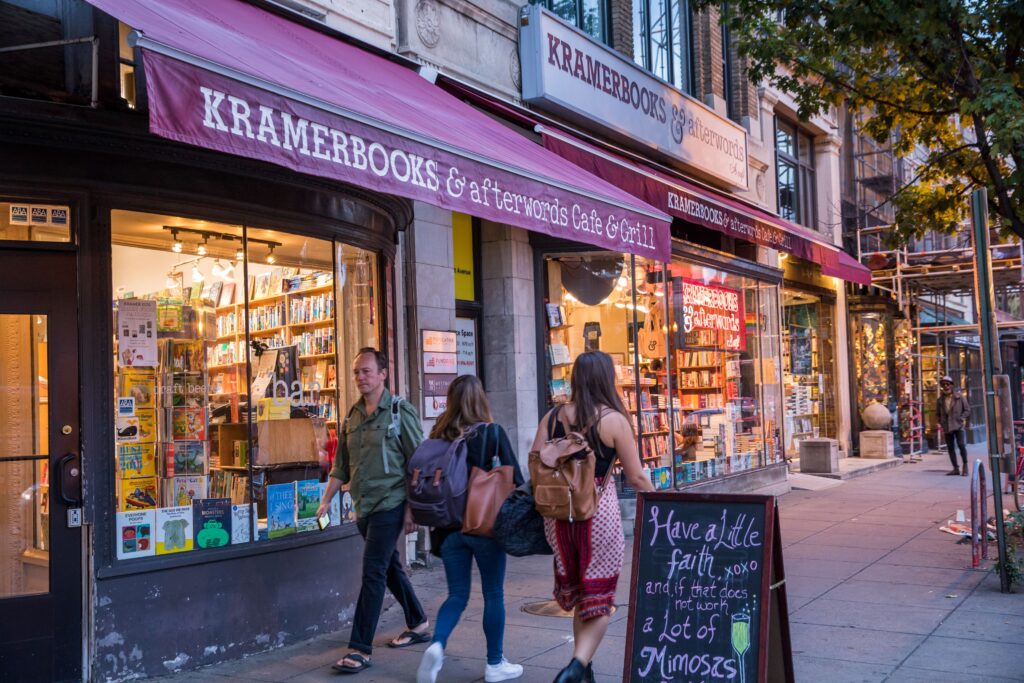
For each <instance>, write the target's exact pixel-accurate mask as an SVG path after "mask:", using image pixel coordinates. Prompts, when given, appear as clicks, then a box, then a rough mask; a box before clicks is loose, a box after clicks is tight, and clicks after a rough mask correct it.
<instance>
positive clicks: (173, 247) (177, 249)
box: [171, 230, 184, 254]
mask: <svg viewBox="0 0 1024 683" xmlns="http://www.w3.org/2000/svg"><path fill="white" fill-rule="evenodd" d="M171 239H173V240H174V244H172V245H171V251H173V252H174V253H175V254H180V253H181V250H182V249H184V245H183V244H182V243H181V240H180V239H178V231H177V230H171Z"/></svg>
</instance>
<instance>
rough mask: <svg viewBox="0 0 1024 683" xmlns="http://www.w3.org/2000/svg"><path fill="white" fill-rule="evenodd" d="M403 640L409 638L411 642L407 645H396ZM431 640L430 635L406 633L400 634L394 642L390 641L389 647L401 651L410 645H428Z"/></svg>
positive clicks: (414, 632) (413, 632)
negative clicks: (400, 649) (397, 641)
mask: <svg viewBox="0 0 1024 683" xmlns="http://www.w3.org/2000/svg"><path fill="white" fill-rule="evenodd" d="M402 638H408V639H409V641H408V642H406V643H396V642H395V640H401V639H402ZM429 640H430V634H429V633H426V632H424V633H417V632H416V631H404V632H402V633H400V634H398V636H397V637H395V639H394V640H390V641H388V647H390V648H393V649H396V650H397V649H399V648H403V647H409V646H410V645H418V644H419V643H426V642H428V641H429Z"/></svg>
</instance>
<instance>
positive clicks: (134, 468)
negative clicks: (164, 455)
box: [117, 443, 156, 479]
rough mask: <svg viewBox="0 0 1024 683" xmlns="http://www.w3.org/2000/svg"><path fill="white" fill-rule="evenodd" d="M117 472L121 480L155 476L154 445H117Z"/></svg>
mask: <svg viewBox="0 0 1024 683" xmlns="http://www.w3.org/2000/svg"><path fill="white" fill-rule="evenodd" d="M117 471H118V474H119V476H120V478H121V479H131V478H135V477H154V476H156V453H155V451H154V444H151V443H124V444H119V445H118V447H117Z"/></svg>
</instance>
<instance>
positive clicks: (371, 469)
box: [316, 348, 430, 674]
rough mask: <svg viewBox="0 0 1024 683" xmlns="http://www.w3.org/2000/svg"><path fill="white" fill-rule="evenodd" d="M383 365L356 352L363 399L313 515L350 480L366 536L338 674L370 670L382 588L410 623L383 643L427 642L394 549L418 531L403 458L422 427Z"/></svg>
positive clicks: (374, 353) (370, 352) (377, 355)
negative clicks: (353, 609) (356, 595)
mask: <svg viewBox="0 0 1024 683" xmlns="http://www.w3.org/2000/svg"><path fill="white" fill-rule="evenodd" d="M387 367H388V360H387V356H385V355H384V354H383V353H381V352H380V351H378V350H376V349H373V348H364V349H361V350H360V351H359V353H358V354H357V355H356V358H355V361H354V362H353V364H352V376H353V378H354V380H355V384H356V388H357V389H358V390H359V393H360V395H361V397H360V399H359V400H358V401H356V403H355V404H354V405H353V406H352V408H351V409H350V410H349V411H348V415H347V416H346V417H345V422H344V423H343V425H342V428H341V434H340V435H339V438H338V453H337V457H336V458H335V461H334V468H333V469H332V470H331V476H330V477H329V478H328V484H327V490H326V491H325V492H324V496H323V500H322V501H321V502H320V509H319V510H317V513H316V514H317V518H319V517H322V516H323V515H324V514H326V513H327V512H328V510H329V509H330V501H331V499H332V498H333V497H334V496H335V495H337V493H338V491H339V490H340V489H341V486H342V484H350V493H351V494H352V502H353V506H354V510H355V513H356V518H357V519H356V524H357V526H358V528H359V533H360V534H362V536H363V539H365V541H366V545H365V547H364V549H363V574H362V585H361V587H360V589H359V598H358V600H357V601H356V612H355V616H353V618H352V634H351V636H350V637H349V643H348V644H349V648H351V650H352V651H351V652H349V654H347V655H345V657H344V658H342V659H341V660H340V661H338V662H337V663H336V664H334V665H333V666H332V667H331V668H332V669H334V671H336V672H338V673H342V674H354V673H359V672H360V671H363V670H364V669H367V668H369V667H370V655H371V654H372V652H373V636H374V633H375V632H376V630H377V622H378V620H379V619H380V612H381V608H382V606H383V604H384V588H385V586H387V589H388V590H389V591H391V593H392V595H394V596H395V599H396V600H397V601H398V604H399V605H401V607H402V610H403V611H404V612H405V623H406V626H407V627H408V630H406V631H405V632H403V633H402V634H401V635H399V636H397V637H395V638H394V639H392V640H391V641H390V642H388V647H407V646H409V645H413V644H415V643H424V642H427V641H428V640H430V634H429V633H427V628H428V626H429V624H428V622H427V617H426V615H425V614H424V612H423V606H422V605H421V604H420V601H419V600H418V599H417V598H416V593H415V591H413V588H412V584H411V583H410V582H409V577H408V576H406V574H405V570H403V569H402V561H401V559H400V558H399V555H398V548H397V544H398V539H399V537H400V536H401V534H402V531H403V530H404V531H405V532H406V533H411V532H412V531H415V529H416V527H415V525H414V524H413V522H412V517H411V515H410V514H409V511H408V510H407V508H406V503H405V463H406V461H407V460H408V459H409V457H410V456H411V455H412V453H413V451H414V450H416V447H417V446H418V445H419V443H420V441H422V440H423V428H422V427H421V426H420V420H419V416H418V415H417V414H416V409H415V408H414V407H413V406H412V405H410V404H409V402H408V401H403V400H402V399H401V398H399V397H397V396H392V395H391V393H390V392H389V391H388V390H387V388H386V386H385V383H386V381H387V376H388V370H387Z"/></svg>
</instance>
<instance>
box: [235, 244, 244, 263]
mask: <svg viewBox="0 0 1024 683" xmlns="http://www.w3.org/2000/svg"><path fill="white" fill-rule="evenodd" d="M244 258H245V249H242V248H241V247H239V248H238V249H236V250H235V260H236V261H241V260H242V259H244Z"/></svg>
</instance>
